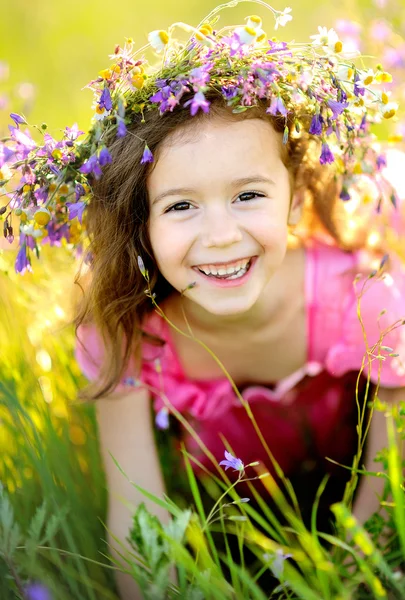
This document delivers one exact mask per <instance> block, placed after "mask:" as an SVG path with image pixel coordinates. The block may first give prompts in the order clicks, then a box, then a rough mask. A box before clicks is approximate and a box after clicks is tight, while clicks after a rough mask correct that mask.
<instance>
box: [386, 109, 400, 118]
mask: <svg viewBox="0 0 405 600" xmlns="http://www.w3.org/2000/svg"><path fill="white" fill-rule="evenodd" d="M396 112H397V111H396V110H395V108H391V110H386V111H385V112H384V113H383V117H384V119H391V118H392V117H393V116H394V115H395V114H396Z"/></svg>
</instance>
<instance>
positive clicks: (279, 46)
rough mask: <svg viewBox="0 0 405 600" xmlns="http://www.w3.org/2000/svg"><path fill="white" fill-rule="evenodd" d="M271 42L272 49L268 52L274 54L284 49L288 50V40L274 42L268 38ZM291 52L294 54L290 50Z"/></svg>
mask: <svg viewBox="0 0 405 600" xmlns="http://www.w3.org/2000/svg"><path fill="white" fill-rule="evenodd" d="M268 42H269V44H270V50H268V52H267V54H274V53H275V52H284V50H287V48H288V46H287V42H272V41H271V40H268ZM289 54H290V55H291V56H292V53H291V52H289Z"/></svg>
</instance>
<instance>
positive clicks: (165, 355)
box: [76, 242, 405, 479]
mask: <svg viewBox="0 0 405 600" xmlns="http://www.w3.org/2000/svg"><path fill="white" fill-rule="evenodd" d="M305 253H306V261H305V264H306V266H305V269H306V272H305V281H306V289H305V294H306V307H307V339H308V356H307V362H306V364H305V365H304V367H303V368H301V369H299V370H298V371H297V372H296V373H293V374H292V375H291V376H289V377H288V378H286V379H284V380H282V381H279V382H277V384H276V385H275V386H264V385H249V386H247V387H245V388H244V389H241V390H240V392H241V393H242V396H243V398H244V399H245V400H246V401H247V402H248V403H249V405H250V407H251V409H252V412H253V414H254V416H255V418H256V421H257V423H258V425H259V427H260V429H261V431H262V433H263V436H264V437H265V439H266V442H267V444H268V445H269V447H270V450H271V451H272V453H273V455H274V457H275V458H276V460H277V461H278V462H279V464H280V466H281V467H282V469H283V471H284V473H285V474H287V475H293V474H294V473H296V472H297V469H298V470H299V471H300V472H301V473H305V472H310V471H311V469H313V468H314V465H315V464H319V462H322V461H324V460H325V457H326V456H327V457H330V458H332V459H334V460H335V461H338V462H342V461H346V462H345V464H349V463H350V462H351V461H349V460H348V453H349V454H350V453H351V454H352V452H353V448H354V444H355V440H356V439H357V436H356V430H355V425H356V406H355V388H356V379H357V374H358V372H359V370H360V368H361V365H362V361H363V357H364V355H365V348H366V347H365V341H364V336H363V331H362V327H361V325H360V322H359V319H358V316H357V299H356V291H357V293H358V292H360V290H361V288H362V285H363V284H364V282H365V279H366V277H365V276H364V275H363V276H362V278H361V280H359V281H358V282H357V283H356V285H355V288H354V286H353V281H354V277H355V275H356V273H358V272H359V270H360V267H359V265H360V260H361V257H362V254H361V253H360V252H356V253H347V252H344V251H342V250H340V249H338V248H336V247H332V246H327V245H324V244H322V243H320V242H311V243H309V244H308V246H307V247H306V249H305ZM391 259H392V260H391V262H392V267H391V268H390V270H389V273H387V274H386V275H384V277H383V278H376V277H374V278H373V279H371V280H369V281H368V282H367V286H366V287H367V290H366V291H365V293H364V296H363V298H362V301H361V315H362V319H363V324H364V328H365V332H366V335H367V340H368V344H369V347H372V346H373V345H374V344H375V343H377V342H378V340H379V338H380V329H381V330H382V331H383V330H384V329H385V328H387V327H388V328H389V327H390V326H392V325H394V324H396V326H395V327H394V328H393V329H392V330H391V331H390V332H388V333H387V334H386V336H385V337H384V340H383V342H382V344H383V345H384V346H387V347H391V348H392V349H393V351H394V352H396V353H398V354H399V356H398V357H388V354H389V351H388V350H382V351H381V354H382V355H384V356H385V357H386V358H385V359H384V360H379V359H374V360H373V361H372V363H371V369H370V375H371V381H372V382H373V383H377V381H378V378H380V385H381V386H384V387H392V388H395V387H401V386H405V327H404V326H403V325H402V320H404V319H405V271H404V270H403V268H402V266H401V265H400V263H399V261H398V259H397V258H396V257H394V256H393V257H391ZM383 309H385V311H386V312H385V314H383V315H382V316H381V317H380V319H379V315H380V313H381V311H382V310H383ZM144 328H145V330H147V331H150V332H153V333H154V334H156V335H158V336H159V337H161V338H162V339H163V340H164V341H165V344H164V345H163V346H162V347H156V346H153V345H151V344H149V343H144V346H143V365H142V372H141V376H140V380H141V381H142V382H143V383H144V384H148V385H149V386H152V387H153V388H157V389H158V390H160V389H161V382H162V385H163V391H164V393H165V394H166V397H167V398H168V400H169V401H170V402H171V403H172V405H173V406H174V407H175V408H176V409H177V410H178V411H179V412H180V413H182V414H183V415H184V416H186V417H187V418H188V420H189V422H190V423H191V424H192V425H193V427H194V428H195V429H196V431H197V433H198V435H199V436H200V438H201V439H202V441H203V442H204V444H205V445H206V446H207V447H208V448H209V450H210V451H211V452H212V454H213V455H214V457H215V459H216V461H218V462H219V461H221V460H222V459H223V458H224V449H225V446H224V443H223V441H222V439H221V436H223V437H225V438H226V439H227V441H228V442H229V444H230V447H231V448H232V451H233V454H234V455H235V456H237V457H239V458H240V459H241V460H242V461H243V462H244V463H245V464H248V463H250V462H253V461H262V462H263V463H264V465H265V466H266V467H267V468H268V469H270V470H273V467H272V465H271V462H270V461H269V459H268V456H267V453H266V452H265V450H264V448H263V447H262V444H261V442H260V440H259V439H258V437H257V435H256V433H255V431H254V429H253V426H252V423H251V421H250V419H249V417H248V415H247V414H246V411H245V409H244V408H243V407H242V406H241V404H240V402H239V400H238V398H237V397H236V395H235V394H234V391H233V390H232V387H231V384H230V383H229V381H228V380H227V379H226V378H225V377H220V378H218V379H210V380H207V379H203V378H201V379H190V378H187V377H186V376H185V374H184V370H183V367H182V365H181V364H180V361H179V359H178V357H177V355H176V349H175V347H174V345H173V341H172V338H171V334H170V328H169V327H168V325H167V324H166V322H165V321H164V320H163V319H162V318H161V317H159V315H158V314H157V313H155V312H152V313H151V314H150V315H149V317H148V319H147V322H146V323H145V327H144ZM79 337H80V339H81V340H82V342H83V344H84V346H85V347H86V348H87V350H88V354H87V353H86V352H85V351H84V349H83V348H82V347H81V345H80V344H78V345H77V350H76V356H77V360H78V362H79V364H80V366H81V368H82V370H83V372H84V374H85V375H86V376H87V377H88V378H89V379H92V378H94V377H97V373H98V366H97V365H98V364H100V361H101V357H102V345H101V343H100V338H99V337H98V335H97V332H96V331H95V330H94V328H92V327H91V326H83V327H81V329H80V330H79ZM241 351H242V350H241ZM376 353H378V352H376ZM90 357H92V358H90ZM92 359H93V360H92ZM270 360H271V356H269V361H270ZM367 362H368V361H367V360H366V361H365V369H364V374H366V373H367V372H368V370H369V366H368V364H367ZM159 365H160V369H161V376H160V375H159V373H158V369H157V367H158V368H159ZM379 370H380V373H379ZM132 375H133V373H131V366H130V367H129V369H128V372H127V373H126V377H131V376H132ZM124 379H125V378H124ZM364 384H365V377H362V378H361V381H360V392H361V390H362V389H363V388H364ZM121 385H124V384H120V387H121ZM361 397H362V396H361V393H360V398H361ZM369 398H371V395H370V396H369ZM153 405H154V409H155V411H156V413H157V414H162V413H161V412H160V411H162V409H163V408H164V406H165V404H164V402H163V400H162V398H161V397H160V396H159V395H155V396H154V401H153ZM181 437H182V439H183V441H184V442H185V444H186V447H187V448H188V450H189V452H190V453H191V454H192V455H193V456H195V457H196V458H197V459H198V460H199V461H200V462H201V463H202V464H203V465H204V466H205V467H206V468H208V469H209V470H211V471H214V472H215V467H214V466H213V464H212V462H211V461H210V460H209V458H207V456H205V454H204V453H203V452H202V451H201V450H200V448H199V446H198V445H197V444H196V442H195V441H194V440H193V438H192V437H191V436H190V435H189V434H188V433H187V432H185V431H184V432H182V436H181ZM324 466H325V468H326V470H328V471H333V470H334V467H333V466H332V464H331V463H330V462H324ZM193 468H194V469H195V471H196V472H197V473H198V472H199V467H198V466H196V465H194V467H193ZM340 470H341V471H342V469H340ZM227 474H228V475H229V476H230V478H231V479H232V474H231V470H228V471H227ZM253 474H254V473H253V472H251V475H253Z"/></svg>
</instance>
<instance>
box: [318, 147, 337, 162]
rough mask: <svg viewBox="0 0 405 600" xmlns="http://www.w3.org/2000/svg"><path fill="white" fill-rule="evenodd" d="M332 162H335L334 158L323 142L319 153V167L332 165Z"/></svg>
mask: <svg viewBox="0 0 405 600" xmlns="http://www.w3.org/2000/svg"><path fill="white" fill-rule="evenodd" d="M334 160H335V157H334V156H333V153H332V151H331V149H330V148H329V146H328V144H327V143H326V142H323V144H322V152H321V157H320V159H319V162H320V163H321V165H324V164H326V163H333V161H334Z"/></svg>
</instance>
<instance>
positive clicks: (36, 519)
mask: <svg viewBox="0 0 405 600" xmlns="http://www.w3.org/2000/svg"><path fill="white" fill-rule="evenodd" d="M46 512H47V505H46V501H45V500H44V502H43V503H42V504H41V506H38V508H37V510H36V511H35V515H34V516H33V517H32V519H31V523H30V525H29V527H28V531H27V536H28V539H29V540H30V541H31V542H32V543H33V544H35V545H39V541H40V539H41V533H42V528H43V526H44V523H45V517H46Z"/></svg>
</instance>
